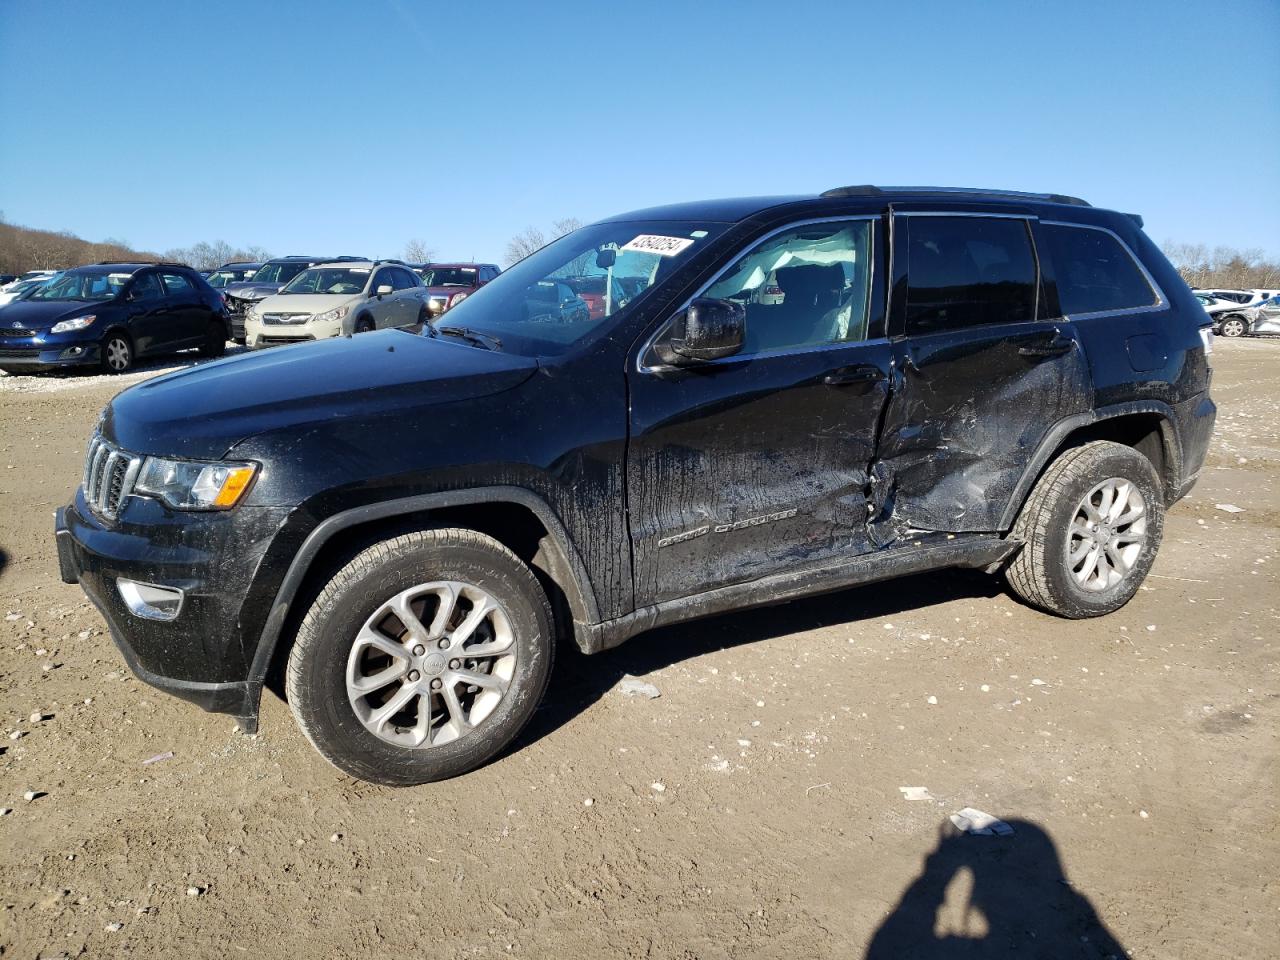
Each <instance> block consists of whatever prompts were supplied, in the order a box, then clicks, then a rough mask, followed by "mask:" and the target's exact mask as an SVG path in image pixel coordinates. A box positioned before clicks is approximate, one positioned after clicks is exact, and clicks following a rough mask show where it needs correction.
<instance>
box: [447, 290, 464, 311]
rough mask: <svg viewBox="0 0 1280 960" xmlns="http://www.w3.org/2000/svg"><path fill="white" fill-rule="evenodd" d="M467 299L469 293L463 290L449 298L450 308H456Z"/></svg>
mask: <svg viewBox="0 0 1280 960" xmlns="http://www.w3.org/2000/svg"><path fill="white" fill-rule="evenodd" d="M465 299H467V291H465V290H461V291H459V292H458V293H455V294H454V295H453V296H452V297H450V298H449V306H451V307H456V306H457V305H458V304H460V303H461V302H462V301H463V300H465Z"/></svg>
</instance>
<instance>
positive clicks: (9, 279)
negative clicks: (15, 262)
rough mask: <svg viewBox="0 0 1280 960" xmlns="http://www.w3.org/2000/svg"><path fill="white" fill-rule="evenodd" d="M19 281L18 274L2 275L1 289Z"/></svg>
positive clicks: (0, 278)
mask: <svg viewBox="0 0 1280 960" xmlns="http://www.w3.org/2000/svg"><path fill="white" fill-rule="evenodd" d="M17 279H18V275H17V274H16V273H0V289H3V288H4V287H7V286H8V285H9V284H11V283H13V281H15V280H17Z"/></svg>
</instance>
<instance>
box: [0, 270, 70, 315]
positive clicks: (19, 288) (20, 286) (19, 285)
mask: <svg viewBox="0 0 1280 960" xmlns="http://www.w3.org/2000/svg"><path fill="white" fill-rule="evenodd" d="M57 276H58V274H56V273H55V274H53V275H52V276H40V277H36V278H35V279H34V280H18V281H15V282H14V283H11V284H9V286H8V287H7V288H6V289H5V290H4V291H3V292H0V307H3V306H6V305H8V304H10V303H13V302H14V301H15V300H21V299H22V298H23V297H25V296H26V295H27V294H29V293H30V292H31V291H32V290H34V289H36V287H42V286H44V285H45V284H46V283H48V282H49V281H50V280H52V279H54V278H55V277H57Z"/></svg>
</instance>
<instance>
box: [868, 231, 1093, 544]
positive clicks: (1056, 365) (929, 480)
mask: <svg viewBox="0 0 1280 960" xmlns="http://www.w3.org/2000/svg"><path fill="white" fill-rule="evenodd" d="M1036 229H1037V225H1036V222H1035V218H1034V217H1031V216H1029V215H1027V216H1010V215H1007V214H1004V215H1002V214H988V213H982V212H980V211H979V212H975V211H959V210H957V211H947V212H942V213H938V212H932V211H929V212H921V213H916V212H914V211H912V212H905V213H904V212H899V213H897V214H896V215H895V217H894V221H893V231H894V287H893V297H892V306H891V316H890V330H891V331H892V332H893V333H894V334H895V335H896V336H895V343H896V347H897V363H896V365H895V366H896V368H897V370H898V374H897V378H896V383H895V385H894V390H893V395H892V399H891V400H890V402H889V407H888V410H887V412H886V415H885V424H884V429H883V433H882V435H881V442H880V449H879V451H878V454H877V462H876V464H875V466H874V467H873V471H872V472H873V475H874V482H873V491H874V502H873V511H874V517H873V520H872V528H873V533H874V534H875V536H876V539H877V542H879V543H882V544H887V543H890V542H892V541H894V540H897V539H900V538H903V537H906V536H911V535H914V534H915V533H917V532H921V531H926V532H948V533H965V532H979V531H995V530H998V529H1000V527H1001V520H1002V517H1003V516H1004V514H1005V510H1006V508H1007V507H1008V506H1009V504H1010V500H1011V498H1012V495H1013V492H1014V488H1015V486H1016V484H1017V483H1018V481H1019V479H1020V478H1021V477H1022V472H1023V470H1025V469H1026V467H1027V464H1028V463H1029V461H1030V459H1031V456H1032V454H1033V453H1034V452H1035V450H1036V448H1037V446H1038V445H1039V443H1040V441H1041V440H1042V439H1043V438H1044V437H1045V435H1046V434H1047V433H1048V431H1049V430H1050V429H1051V428H1052V427H1053V426H1054V424H1056V423H1057V422H1058V421H1060V420H1062V419H1063V418H1065V417H1067V416H1070V415H1072V414H1076V413H1082V412H1085V411H1087V410H1089V409H1091V408H1092V405H1093V396H1092V384H1091V380H1090V377H1089V368H1088V364H1087V363H1086V360H1085V355H1084V351H1083V348H1082V346H1081V343H1080V338H1079V335H1078V334H1077V332H1076V329H1075V325H1074V324H1073V323H1072V322H1071V321H1070V320H1068V319H1066V318H1064V317H1061V316H1059V315H1058V311H1057V310H1056V309H1055V307H1056V303H1049V302H1047V301H1046V297H1045V285H1044V284H1043V283H1042V282H1041V278H1040V268H1039V262H1038V259H1037V256H1036V248H1035V243H1034V236H1035V233H1036Z"/></svg>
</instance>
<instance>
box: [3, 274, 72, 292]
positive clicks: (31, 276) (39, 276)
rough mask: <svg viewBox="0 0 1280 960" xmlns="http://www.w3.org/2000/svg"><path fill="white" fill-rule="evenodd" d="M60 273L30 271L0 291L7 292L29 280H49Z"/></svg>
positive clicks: (11, 281)
mask: <svg viewBox="0 0 1280 960" xmlns="http://www.w3.org/2000/svg"><path fill="white" fill-rule="evenodd" d="M58 272H59V271H57V270H28V271H27V272H26V273H24V274H21V275H19V276H17V277H14V278H13V279H11V280H10V281H9V282H8V283H7V284H5V285H4V286H3V287H0V290H7V289H9V288H10V287H12V286H13V285H14V284H18V283H25V282H26V281H28V280H47V279H49V278H50V277H52V276H54V275H55V274H57V273H58Z"/></svg>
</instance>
